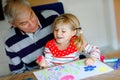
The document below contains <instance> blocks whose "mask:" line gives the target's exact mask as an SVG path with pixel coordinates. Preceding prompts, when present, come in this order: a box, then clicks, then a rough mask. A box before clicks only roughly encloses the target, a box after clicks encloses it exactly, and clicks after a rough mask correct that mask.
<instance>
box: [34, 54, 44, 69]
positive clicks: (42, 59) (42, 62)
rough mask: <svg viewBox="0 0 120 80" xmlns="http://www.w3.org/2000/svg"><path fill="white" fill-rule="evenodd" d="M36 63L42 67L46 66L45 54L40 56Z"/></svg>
mask: <svg viewBox="0 0 120 80" xmlns="http://www.w3.org/2000/svg"><path fill="white" fill-rule="evenodd" d="M36 63H37V64H38V65H39V66H41V67H46V61H45V58H44V56H42V55H41V56H38V58H37V60H36Z"/></svg>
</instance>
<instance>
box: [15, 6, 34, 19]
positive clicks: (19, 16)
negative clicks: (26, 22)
mask: <svg viewBox="0 0 120 80" xmlns="http://www.w3.org/2000/svg"><path fill="white" fill-rule="evenodd" d="M31 11H32V10H31V8H28V7H24V8H23V9H21V10H18V12H16V15H15V17H14V18H15V19H23V18H27V17H29V16H30V14H31Z"/></svg>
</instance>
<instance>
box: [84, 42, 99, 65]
mask: <svg viewBox="0 0 120 80" xmlns="http://www.w3.org/2000/svg"><path fill="white" fill-rule="evenodd" d="M85 51H86V53H88V54H89V55H90V57H89V58H87V59H86V60H85V64H86V65H93V64H94V62H95V61H96V60H97V59H99V60H100V50H99V49H98V48H97V47H96V46H93V45H90V44H86V46H85Z"/></svg>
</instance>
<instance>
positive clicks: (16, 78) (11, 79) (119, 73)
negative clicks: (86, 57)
mask: <svg viewBox="0 0 120 80" xmlns="http://www.w3.org/2000/svg"><path fill="white" fill-rule="evenodd" d="M114 55H115V54H114ZM112 57H113V55H112ZM30 78H32V79H33V80H37V79H36V77H35V76H34V74H33V71H30V72H26V73H22V74H17V75H12V76H7V77H1V78H0V80H28V79H29V80H30ZM83 80H120V68H119V69H118V70H114V71H111V72H109V73H105V74H101V75H97V76H92V77H88V78H86V79H83Z"/></svg>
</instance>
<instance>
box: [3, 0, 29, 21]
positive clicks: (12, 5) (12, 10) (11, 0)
mask: <svg viewBox="0 0 120 80" xmlns="http://www.w3.org/2000/svg"><path fill="white" fill-rule="evenodd" d="M24 7H31V6H30V3H29V2H28V1H27V0H6V5H5V7H4V13H5V15H6V16H7V18H8V20H9V21H11V22H13V20H14V18H15V15H19V14H20V13H19V12H20V10H22V8H24ZM23 13H24V12H23Z"/></svg>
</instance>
